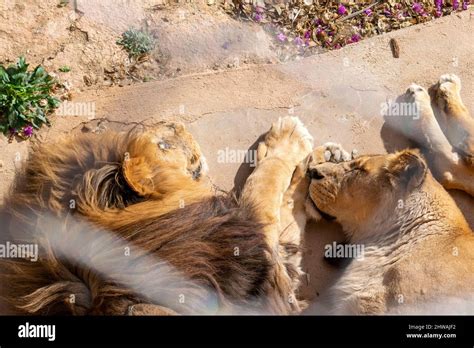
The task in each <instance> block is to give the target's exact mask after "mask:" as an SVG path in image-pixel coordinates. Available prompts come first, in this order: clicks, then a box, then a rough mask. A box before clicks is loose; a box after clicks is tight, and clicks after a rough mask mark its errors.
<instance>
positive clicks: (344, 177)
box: [309, 85, 474, 314]
mask: <svg viewBox="0 0 474 348" xmlns="http://www.w3.org/2000/svg"><path fill="white" fill-rule="evenodd" d="M407 99H411V100H414V101H417V102H418V103H419V105H420V118H419V119H418V120H417V121H416V122H414V123H413V125H414V127H415V128H414V129H413V130H414V132H418V137H417V138H418V139H420V141H419V144H420V146H421V148H422V150H423V151H426V153H427V154H428V159H429V164H430V167H431V168H432V169H433V171H434V173H435V175H436V177H437V178H439V179H440V181H441V183H442V184H443V185H444V186H445V188H453V187H456V188H459V189H462V190H465V191H466V192H467V193H470V194H474V190H473V188H474V186H472V185H473V184H474V183H473V179H472V178H473V177H472V171H471V169H472V168H470V167H469V166H468V165H467V164H466V163H464V162H462V161H456V160H455V159H456V157H455V155H454V156H453V154H455V152H454V150H453V149H452V147H451V145H450V144H449V142H448V141H447V139H446V138H445V137H444V134H443V132H442V130H441V127H440V126H439V125H438V123H437V122H436V119H435V118H434V113H433V110H432V109H431V106H430V99H429V96H428V93H427V92H426V90H424V89H423V88H421V87H419V86H416V85H412V86H410V88H409V89H408V91H407ZM451 102H453V103H454V102H455V101H454V100H452V101H451ZM462 109H463V108H462V107H461V106H459V108H457V110H462ZM451 110H455V108H454V107H453V108H451ZM469 132H470V131H469ZM470 135H471V136H473V135H474V133H471V134H470ZM309 170H310V172H312V173H313V174H312V177H313V180H312V181H311V184H310V189H309V191H310V197H311V199H312V201H313V202H314V204H315V206H316V207H317V208H318V209H319V210H320V211H322V212H324V213H326V214H329V215H332V216H333V217H335V218H336V219H337V221H338V222H339V223H341V225H342V226H343V229H344V231H345V233H346V236H347V240H348V242H349V243H351V244H361V245H363V246H364V254H363V259H361V260H353V261H352V262H351V263H350V265H349V266H348V267H347V269H345V270H344V273H343V275H342V277H341V278H340V279H339V281H338V282H337V283H336V284H335V285H334V287H333V288H332V290H331V291H332V292H331V294H330V296H331V303H332V305H333V309H334V312H335V313H339V314H383V313H403V314H410V313H411V314H430V313H444V314H447V313H451V314H461V313H470V314H473V313H474V234H473V232H472V230H471V229H470V227H469V225H468V223H467V222H466V220H465V218H464V216H463V215H462V213H461V211H460V210H459V208H458V207H457V206H456V204H455V202H454V201H453V199H452V198H451V196H450V195H449V194H448V193H447V192H446V190H445V189H444V188H443V187H442V186H441V185H440V184H439V183H438V181H437V180H435V178H434V177H433V176H432V175H431V172H430V170H429V169H428V165H427V163H426V162H425V160H424V158H423V157H422V156H421V154H420V152H419V151H418V150H404V151H401V152H398V153H395V154H388V155H372V156H362V157H359V158H357V159H355V160H353V161H349V162H344V163H340V164H334V163H324V164H318V163H310V166H309Z"/></svg>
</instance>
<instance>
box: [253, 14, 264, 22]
mask: <svg viewBox="0 0 474 348" xmlns="http://www.w3.org/2000/svg"><path fill="white" fill-rule="evenodd" d="M253 19H255V21H256V22H261V21H262V19H263V14H260V13H255V15H254V16H253Z"/></svg>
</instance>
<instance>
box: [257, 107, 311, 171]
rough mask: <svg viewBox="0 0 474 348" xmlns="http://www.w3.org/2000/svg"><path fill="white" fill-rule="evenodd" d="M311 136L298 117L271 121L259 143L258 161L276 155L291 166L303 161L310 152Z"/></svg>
mask: <svg viewBox="0 0 474 348" xmlns="http://www.w3.org/2000/svg"><path fill="white" fill-rule="evenodd" d="M312 147H313V137H312V136H311V134H309V132H308V130H307V129H306V127H305V126H304V125H303V123H302V122H301V120H300V119H299V118H298V117H290V116H287V117H283V118H279V119H278V121H277V122H275V123H273V125H272V127H271V128H270V130H269V131H268V133H267V135H266V136H265V140H264V141H263V142H262V143H260V144H259V147H258V150H257V159H258V161H261V160H263V159H264V158H268V157H278V158H280V159H282V160H284V161H285V162H287V163H289V164H290V165H292V166H296V165H297V164H298V163H300V162H301V161H303V160H304V159H305V158H306V157H307V156H308V154H309V153H310V152H311V149H312Z"/></svg>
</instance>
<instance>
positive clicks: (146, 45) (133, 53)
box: [117, 28, 155, 58]
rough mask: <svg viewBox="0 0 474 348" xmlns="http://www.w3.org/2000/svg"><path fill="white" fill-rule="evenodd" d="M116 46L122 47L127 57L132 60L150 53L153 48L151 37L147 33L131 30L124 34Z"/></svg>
mask: <svg viewBox="0 0 474 348" xmlns="http://www.w3.org/2000/svg"><path fill="white" fill-rule="evenodd" d="M117 44H118V45H120V46H123V48H124V49H125V50H126V51H127V52H128V55H129V56H130V57H134V58H137V57H140V56H142V55H145V54H148V53H150V51H151V50H152V49H153V48H154V46H155V43H154V40H153V37H152V36H151V35H150V34H149V33H147V32H145V31H142V30H138V29H133V28H131V29H128V30H127V31H126V32H124V33H123V34H122V38H121V39H119V40H118V41H117Z"/></svg>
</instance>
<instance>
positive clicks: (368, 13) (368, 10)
mask: <svg viewBox="0 0 474 348" xmlns="http://www.w3.org/2000/svg"><path fill="white" fill-rule="evenodd" d="M364 13H365V15H366V16H369V17H370V16H372V10H371V9H370V8H368V9H367V10H364Z"/></svg>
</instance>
